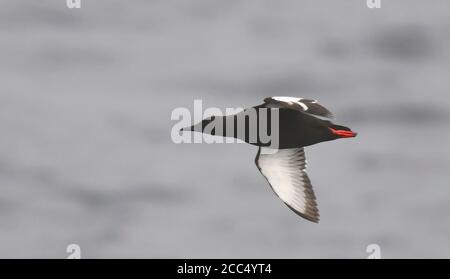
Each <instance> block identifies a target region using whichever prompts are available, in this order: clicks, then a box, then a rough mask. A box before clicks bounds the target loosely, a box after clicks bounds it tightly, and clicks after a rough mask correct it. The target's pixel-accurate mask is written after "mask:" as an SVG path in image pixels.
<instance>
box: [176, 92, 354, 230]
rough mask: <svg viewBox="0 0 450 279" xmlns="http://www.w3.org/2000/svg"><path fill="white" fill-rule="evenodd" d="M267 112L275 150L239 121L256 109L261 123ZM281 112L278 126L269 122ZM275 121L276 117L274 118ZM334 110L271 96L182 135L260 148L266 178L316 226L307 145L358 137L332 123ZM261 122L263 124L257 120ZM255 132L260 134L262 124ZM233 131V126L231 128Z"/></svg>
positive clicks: (260, 163)
mask: <svg viewBox="0 0 450 279" xmlns="http://www.w3.org/2000/svg"><path fill="white" fill-rule="evenodd" d="M261 109H264V110H266V111H268V113H267V115H268V116H267V117H264V120H266V121H267V126H268V131H272V132H273V131H275V127H274V125H276V126H277V127H276V130H277V137H278V138H277V146H276V148H275V149H274V147H273V146H271V145H269V144H268V143H267V142H263V141H261V140H260V136H259V135H258V136H257V137H256V140H254V141H252V140H250V138H251V136H250V134H251V130H252V128H251V127H249V126H251V124H249V121H248V119H247V120H245V119H246V117H244V118H240V116H242V115H246V114H247V116H248V115H250V114H249V113H248V112H249V111H250V110H253V111H256V117H257V118H258V120H260V119H259V118H262V117H260V115H261V114H262V113H261V112H260V111H262V110H261ZM275 110H276V111H277V113H278V115H277V123H275V124H274V123H273V122H271V121H270V119H271V116H272V114H273V111H275ZM273 117H274V116H273ZM332 118H333V115H332V114H331V112H330V111H329V110H328V109H326V108H325V107H324V106H322V105H320V104H319V103H318V102H317V101H315V100H311V99H305V98H295V97H268V98H265V99H264V104H262V105H259V106H255V107H252V108H249V109H246V110H243V111H242V112H239V113H237V114H234V115H228V116H213V117H210V118H207V119H204V120H202V121H201V122H200V123H197V124H195V125H193V126H191V127H187V128H184V129H182V130H183V131H198V132H202V133H207V134H211V135H216V136H224V137H234V138H238V139H241V140H243V141H245V142H247V143H250V144H253V145H256V146H258V147H259V149H258V153H257V155H256V158H255V163H256V166H257V167H258V169H259V171H260V172H261V173H262V175H263V176H264V177H265V178H266V179H267V181H268V182H269V184H270V186H271V187H272V189H273V191H274V192H275V193H276V195H277V196H278V197H279V198H280V199H281V200H282V201H283V202H284V203H285V204H286V205H287V206H288V207H289V208H290V209H292V210H293V211H294V212H295V213H297V214H298V215H300V216H301V217H303V218H305V219H307V220H309V221H311V222H315V223H318V222H319V210H318V207H317V203H316V196H315V194H314V191H313V189H312V185H311V181H310V179H309V177H308V175H307V173H306V158H305V151H304V147H305V146H309V145H312V144H316V143H319V142H324V141H331V140H335V139H339V138H350V137H355V136H356V133H355V132H353V131H352V130H351V129H350V128H348V127H345V126H341V125H336V124H334V123H332V122H331V121H330V120H331V119H332ZM239 119H244V120H241V121H244V125H243V126H241V127H245V132H243V133H239V132H238V131H237V127H238V126H239V124H238V123H239V121H240V120H239ZM218 121H219V122H222V121H223V122H222V123H221V124H222V125H221V127H222V129H205V128H206V127H207V126H208V124H210V123H211V122H216V123H218ZM227 121H231V122H233V123H234V124H237V125H233V126H234V127H233V130H232V131H228V132H227V131H226V128H225V127H227V125H226V123H227ZM258 123H259V121H258ZM255 126H258V127H257V128H254V129H256V131H258V132H257V133H260V130H261V128H260V126H259V125H255ZM228 127H229V126H228Z"/></svg>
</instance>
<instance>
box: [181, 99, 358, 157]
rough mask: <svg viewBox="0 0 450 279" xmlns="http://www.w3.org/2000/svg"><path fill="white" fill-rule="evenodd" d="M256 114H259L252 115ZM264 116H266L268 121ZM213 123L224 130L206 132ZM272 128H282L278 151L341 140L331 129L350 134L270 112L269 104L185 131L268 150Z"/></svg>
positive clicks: (305, 117) (293, 114)
mask: <svg viewBox="0 0 450 279" xmlns="http://www.w3.org/2000/svg"><path fill="white" fill-rule="evenodd" d="M275 110H276V111H277V112H278V121H276V122H275V123H274V122H273V121H272V117H275V116H274V113H276V112H275ZM254 112H256V113H255V114H253V113H254ZM254 115H256V119H257V121H255V122H253V124H251V121H250V119H251V118H252V117H254ZM261 115H267V117H264V116H261ZM212 122H215V123H218V122H221V125H219V126H221V128H223V129H205V128H206V127H207V126H208V125H212V124H213V123H212ZM227 122H233V123H234V125H233V127H234V130H233V131H229V130H227ZM254 123H257V124H254ZM239 124H242V125H244V126H243V127H245V134H244V133H241V134H239V133H238V132H237V129H238V127H239ZM252 125H254V127H253V129H256V131H257V135H258V136H257V138H256V137H255V138H253V139H252V137H251V136H250V134H251V130H252ZM261 125H265V127H266V129H265V130H260V127H261ZM273 125H278V127H279V128H278V135H279V137H278V145H277V148H279V149H286V148H297V147H304V146H309V145H313V144H316V143H319V142H323V141H330V140H334V139H337V138H339V137H338V136H337V135H335V134H333V133H332V132H331V130H330V129H329V128H330V127H331V128H334V129H340V130H348V131H350V129H349V128H347V127H344V126H339V125H335V124H333V123H332V122H330V121H328V120H323V119H320V118H318V117H315V116H312V115H310V114H307V113H304V112H301V111H299V110H294V109H288V108H270V107H267V106H266V104H263V105H259V106H255V107H252V108H250V109H245V110H244V111H242V112H240V113H237V114H234V115H230V116H214V117H211V118H209V119H205V120H203V121H202V122H201V123H198V124H196V125H194V126H191V127H190V128H188V129H186V130H191V131H198V132H206V133H208V134H211V135H216V136H226V137H233V138H238V139H240V140H242V141H245V142H247V143H249V144H252V145H256V146H262V147H269V146H271V144H272V143H273V142H268V141H267V140H264V136H266V135H268V136H272V135H274V133H273V134H272V132H274V131H276V129H274V127H273ZM206 130H208V131H206ZM266 131H267V132H266Z"/></svg>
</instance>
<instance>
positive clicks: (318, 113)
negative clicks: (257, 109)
mask: <svg viewBox="0 0 450 279" xmlns="http://www.w3.org/2000/svg"><path fill="white" fill-rule="evenodd" d="M264 102H265V103H266V106H267V107H271V108H286V109H294V110H299V111H302V112H305V113H307V114H309V115H312V116H315V117H317V118H320V119H323V118H325V119H332V118H333V114H332V113H331V112H330V111H329V110H328V109H327V108H325V107H324V106H322V105H320V104H319V103H318V102H317V101H316V100H311V99H306V98H298V97H283V96H276V97H268V98H265V99H264Z"/></svg>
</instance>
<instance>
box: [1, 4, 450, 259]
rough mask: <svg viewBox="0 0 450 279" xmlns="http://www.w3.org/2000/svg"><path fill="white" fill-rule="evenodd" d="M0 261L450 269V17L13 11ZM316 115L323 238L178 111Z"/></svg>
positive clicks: (6, 36) (239, 156)
mask: <svg viewBox="0 0 450 279" xmlns="http://www.w3.org/2000/svg"><path fill="white" fill-rule="evenodd" d="M0 38H1V39H0V42H1V43H0V131H1V134H0V193H1V194H0V257H56V258H63V257H66V256H67V254H66V252H65V249H66V246H67V245H68V244H70V243H77V244H79V245H80V246H81V249H82V257H85V258H86V257H88V258H92V257H163V258H164V257H196V258H197V257H213V258H217V257H240V258H246V257H257V258H261V257H264V258H266V257H267V258H279V257H289V258H310V257H320V258H335V257H350V258H364V257H367V253H366V251H365V249H366V246H367V245H368V244H370V243H377V244H379V245H380V246H381V249H382V257H386V258H396V257H427V258H429V257H450V222H449V221H450V220H449V213H450V198H449V195H450V189H449V167H448V166H449V163H450V130H449V128H450V127H449V126H450V124H449V122H448V120H449V117H450V109H449V105H450V104H449V103H450V97H449V87H450V79H449V77H450V52H449V44H450V2H449V1H447V0H433V1H419V0H416V1H412V0H389V1H386V0H382V8H381V9H377V10H371V9H368V8H367V7H366V5H365V1H364V0H346V1H335V0H320V1H318V0H309V1H299V0H292V1H284V0H281V1H280V0H277V1H244V0H242V1H237V0H226V1H225V0H223V1H209V0H208V1H207V0H202V1H201V0H198V1H194V0H189V1H187V0H183V1H181V0H180V1H166V0H164V1H163V0H160V1H143V0H141V1H138V0H134V1H117V0H95V1H93V0H82V8H81V9H79V10H75V9H73V10H70V9H67V8H66V6H65V1H64V0H45V1H43V0H42V1H25V0H2V1H1V3H0ZM273 95H287V96H300V97H309V98H315V99H318V100H319V101H320V102H321V103H322V104H324V105H325V106H327V107H328V108H329V109H330V110H332V111H333V112H334V113H335V115H336V116H337V120H336V122H337V123H340V124H344V125H348V126H350V127H351V128H352V129H354V130H355V131H357V132H359V136H358V138H356V139H351V140H339V141H334V142H329V143H324V144H319V145H315V146H312V147H310V148H308V149H307V156H308V161H309V174H310V177H311V179H312V181H313V185H314V188H315V192H316V195H317V197H318V203H319V206H320V211H321V222H320V223H319V224H318V225H317V224H312V223H309V222H307V221H305V220H303V219H301V218H299V217H298V216H296V215H295V214H293V213H292V212H291V211H290V210H289V209H288V208H287V207H286V206H284V205H283V203H282V202H281V201H280V200H279V199H278V198H276V197H275V195H274V194H273V192H272V191H271V190H270V188H269V186H268V184H267V182H266V181H265V179H264V178H263V177H262V176H261V175H260V174H259V172H258V170H257V169H256V167H255V165H254V163H253V160H254V156H255V154H256V151H257V150H256V148H255V147H253V146H249V145H244V144H233V145H230V144H214V145H207V144H183V145H175V144H173V143H172V141H171V139H170V132H171V128H172V126H173V125H174V124H175V123H176V122H175V121H171V119H170V116H171V112H172V110H173V109H174V108H176V107H187V108H190V109H192V107H193V100H194V99H202V100H203V101H204V106H205V107H206V106H214V107H219V108H225V107H236V106H241V107H245V106H252V105H256V104H259V103H261V101H262V99H263V98H264V97H267V96H273Z"/></svg>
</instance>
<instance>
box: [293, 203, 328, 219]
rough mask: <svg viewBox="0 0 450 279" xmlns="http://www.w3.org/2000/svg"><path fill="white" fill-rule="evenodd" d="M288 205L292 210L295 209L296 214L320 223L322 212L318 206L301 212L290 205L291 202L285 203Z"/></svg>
mask: <svg viewBox="0 0 450 279" xmlns="http://www.w3.org/2000/svg"><path fill="white" fill-rule="evenodd" d="M285 204H286V205H287V207H289V209H291V210H292V211H294V213H295V214H297V215H298V216H300V217H302V218H304V219H306V220H308V221H310V222H313V223H316V224H318V223H319V221H320V214H319V210H318V209H317V208H314V210H312V211H311V210H308V211H307V212H300V211H298V210H297V209H295V208H293V207H292V206H290V205H289V204H287V203H285Z"/></svg>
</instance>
